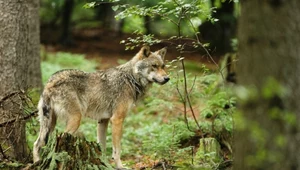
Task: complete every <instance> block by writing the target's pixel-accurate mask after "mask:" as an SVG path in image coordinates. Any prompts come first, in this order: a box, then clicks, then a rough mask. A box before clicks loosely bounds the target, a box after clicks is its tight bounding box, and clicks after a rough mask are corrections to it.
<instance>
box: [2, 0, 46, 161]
mask: <svg viewBox="0 0 300 170" xmlns="http://www.w3.org/2000/svg"><path fill="white" fill-rule="evenodd" d="M38 8H39V1H38V0H27V1H19V0H10V1H7V0H0V16H1V17H0V32H1V34H0V68H1V69H0V82H1V84H0V123H1V124H2V123H3V122H7V121H9V120H12V119H17V121H15V122H14V123H11V124H7V126H5V127H1V128H0V145H1V146H0V147H1V148H0V149H2V150H3V151H5V152H1V153H0V159H1V158H12V159H16V160H19V161H26V160H28V155H29V154H28V147H27V143H26V136H25V122H24V121H21V120H20V119H22V117H24V114H23V100H22V98H23V95H24V94H23V93H22V92H20V91H26V90H27V89H28V88H29V87H41V72H40V58H39V22H38V20H39V19H38ZM15 92H18V93H15ZM13 93H15V95H12V96H11V97H9V98H7V99H5V100H4V99H3V98H5V97H6V96H8V95H9V94H13Z"/></svg>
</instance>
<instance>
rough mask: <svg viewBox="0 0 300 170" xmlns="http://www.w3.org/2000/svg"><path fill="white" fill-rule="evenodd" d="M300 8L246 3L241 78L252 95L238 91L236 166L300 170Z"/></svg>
mask: <svg viewBox="0 0 300 170" xmlns="http://www.w3.org/2000/svg"><path fill="white" fill-rule="evenodd" d="M299 6H300V1H299V0H289V1H281V0H269V1H261V0H248V1H246V0H244V1H241V16H240V19H239V25H238V26H239V33H238V39H239V57H240V58H239V62H238V67H237V69H238V70H237V72H238V74H237V78H238V79H237V80H238V82H239V83H240V84H241V85H242V86H244V87H246V88H247V90H248V93H247V91H245V90H244V91H242V92H238V95H240V96H243V99H244V101H240V104H241V115H240V116H238V117H239V119H237V120H236V129H237V132H236V134H235V142H234V145H235V150H234V151H235V156H234V157H235V160H234V169H236V170H241V169H243V170H248V169H249V170H250V169H251V170H255V169H264V170H265V169H266V170H267V169H270V170H273V169H285V170H297V169H298V170H299V169H300V155H299V153H300V145H299V144H300V131H299V130H300V124H299V123H298V122H299V121H300V105H299V101H300V88H299V86H300V77H299V73H300V48H299V46H300V36H299V33H300V25H299V23H300V10H299ZM250 87H252V90H250Z"/></svg>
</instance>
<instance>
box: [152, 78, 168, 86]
mask: <svg viewBox="0 0 300 170" xmlns="http://www.w3.org/2000/svg"><path fill="white" fill-rule="evenodd" d="M168 81H169V79H164V81H162V82H161V81H158V80H157V79H156V78H153V82H155V83H157V84H160V85H163V84H165V83H167V82H168Z"/></svg>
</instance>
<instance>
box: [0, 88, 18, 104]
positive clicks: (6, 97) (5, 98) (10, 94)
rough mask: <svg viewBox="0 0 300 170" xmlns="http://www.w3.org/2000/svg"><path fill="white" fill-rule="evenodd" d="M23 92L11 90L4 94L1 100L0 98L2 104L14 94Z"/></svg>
mask: <svg viewBox="0 0 300 170" xmlns="http://www.w3.org/2000/svg"><path fill="white" fill-rule="evenodd" d="M20 93H22V92H21V91H15V92H11V93H9V94H7V95H6V96H4V97H3V98H2V99H1V100H0V105H1V104H2V103H3V102H4V101H5V100H7V99H9V98H11V97H13V96H14V95H17V94H20Z"/></svg>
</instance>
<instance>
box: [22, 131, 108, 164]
mask: <svg viewBox="0 0 300 170" xmlns="http://www.w3.org/2000/svg"><path fill="white" fill-rule="evenodd" d="M55 136H56V137H54V135H52V137H51V138H50V139H49V141H48V144H47V145H46V146H45V147H43V148H42V153H41V161H39V162H36V163H34V164H33V165H31V166H30V167H28V169H49V170H50V169H64V170H74V169H112V167H111V166H110V164H109V163H107V162H105V160H104V158H103V157H102V152H101V148H100V145H99V144H98V143H96V142H89V141H87V140H85V139H81V138H78V137H74V136H72V135H70V134H68V133H62V134H59V135H55Z"/></svg>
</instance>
